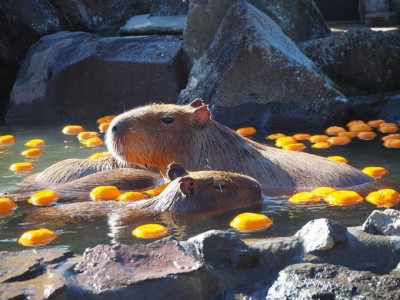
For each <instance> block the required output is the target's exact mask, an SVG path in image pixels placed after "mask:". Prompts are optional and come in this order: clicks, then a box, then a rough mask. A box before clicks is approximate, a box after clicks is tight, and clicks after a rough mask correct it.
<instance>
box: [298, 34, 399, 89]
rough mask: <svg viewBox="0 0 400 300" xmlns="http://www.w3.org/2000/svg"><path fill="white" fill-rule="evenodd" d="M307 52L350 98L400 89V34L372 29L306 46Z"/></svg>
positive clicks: (309, 43)
mask: <svg viewBox="0 0 400 300" xmlns="http://www.w3.org/2000/svg"><path fill="white" fill-rule="evenodd" d="M302 50H303V52H304V53H305V54H306V55H307V56H308V57H309V58H310V59H311V60H312V61H313V62H314V63H315V65H316V66H317V67H319V68H320V69H321V70H322V71H324V72H325V73H326V74H327V75H328V76H329V77H330V78H331V79H332V80H333V81H334V82H335V83H336V84H338V86H339V89H340V90H341V91H342V92H343V93H345V94H346V95H360V94H362V93H365V92H367V93H378V92H385V91H392V90H398V89H400V34H398V33H384V32H377V31H372V30H369V29H361V30H349V31H346V32H344V33H342V34H339V35H335V36H332V37H327V38H324V39H319V40H314V41H310V42H307V43H304V44H303V46H302Z"/></svg>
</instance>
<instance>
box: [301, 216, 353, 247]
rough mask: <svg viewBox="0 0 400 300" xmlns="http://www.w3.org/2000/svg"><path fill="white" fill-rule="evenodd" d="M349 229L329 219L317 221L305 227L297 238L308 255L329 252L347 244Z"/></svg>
mask: <svg viewBox="0 0 400 300" xmlns="http://www.w3.org/2000/svg"><path fill="white" fill-rule="evenodd" d="M346 231H347V229H346V228H345V227H343V226H342V225H340V224H339V223H336V222H335V221H332V220H328V219H317V220H312V221H310V222H308V223H307V224H306V225H304V226H303V227H302V228H301V229H300V230H299V231H297V233H296V234H295V236H296V237H297V238H298V239H300V241H301V242H302V243H303V247H304V251H305V252H306V253H308V252H312V251H321V250H329V249H332V248H333V247H335V246H337V245H340V244H342V243H345V242H346Z"/></svg>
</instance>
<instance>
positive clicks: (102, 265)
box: [75, 238, 212, 299]
mask: <svg viewBox="0 0 400 300" xmlns="http://www.w3.org/2000/svg"><path fill="white" fill-rule="evenodd" d="M203 268H204V265H203V263H202V262H201V261H199V260H197V259H195V258H194V257H191V256H188V255H186V254H185V253H184V252H183V251H182V248H181V247H180V246H179V244H178V242H177V241H175V240H173V239H170V238H166V239H163V240H160V241H157V242H154V243H152V244H148V245H137V246H127V245H115V246H109V245H98V246H96V247H94V248H89V249H86V251H85V253H84V257H83V260H82V261H81V262H80V263H78V264H77V265H76V267H75V271H76V273H77V274H76V276H75V277H76V281H77V283H79V285H81V287H83V288H84V290H85V293H89V294H88V295H92V297H93V298H96V297H103V298H104V299H106V298H107V297H108V299H110V298H113V297H118V298H119V299H131V298H141V299H161V298H162V299H176V297H177V295H179V296H178V298H180V299H185V298H186V299H188V298H189V297H190V298H191V297H194V298H204V297H205V296H206V295H204V294H202V292H204V290H205V289H204V288H203V287H202V284H204V282H203V281H202V280H203V278H202V274H203V272H202V269H203ZM211 286H212V284H210V287H211Z"/></svg>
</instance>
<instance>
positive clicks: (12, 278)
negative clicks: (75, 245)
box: [0, 248, 72, 299]
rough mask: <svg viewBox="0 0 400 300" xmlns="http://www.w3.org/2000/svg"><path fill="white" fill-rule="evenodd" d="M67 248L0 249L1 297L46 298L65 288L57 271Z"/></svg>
mask: <svg viewBox="0 0 400 300" xmlns="http://www.w3.org/2000/svg"><path fill="white" fill-rule="evenodd" d="M71 256H72V253H71V252H68V251H64V250H58V249H50V248H49V249H46V248H45V249H39V250H35V251H32V250H25V251H21V252H0V260H1V264H0V298H1V299H49V298H54V297H56V296H57V295H59V294H60V293H61V292H63V290H64V289H65V278H63V276H62V275H61V274H60V272H59V271H58V269H59V267H60V266H61V265H64V264H65V263H66V261H67V259H68V258H69V257H71Z"/></svg>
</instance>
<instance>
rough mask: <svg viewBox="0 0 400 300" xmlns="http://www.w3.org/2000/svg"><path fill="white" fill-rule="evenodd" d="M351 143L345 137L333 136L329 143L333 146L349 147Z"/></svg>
mask: <svg viewBox="0 0 400 300" xmlns="http://www.w3.org/2000/svg"><path fill="white" fill-rule="evenodd" d="M350 142H351V139H350V138H348V137H344V136H333V137H331V138H329V139H328V143H329V144H332V145H347V144H348V143H350Z"/></svg>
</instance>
